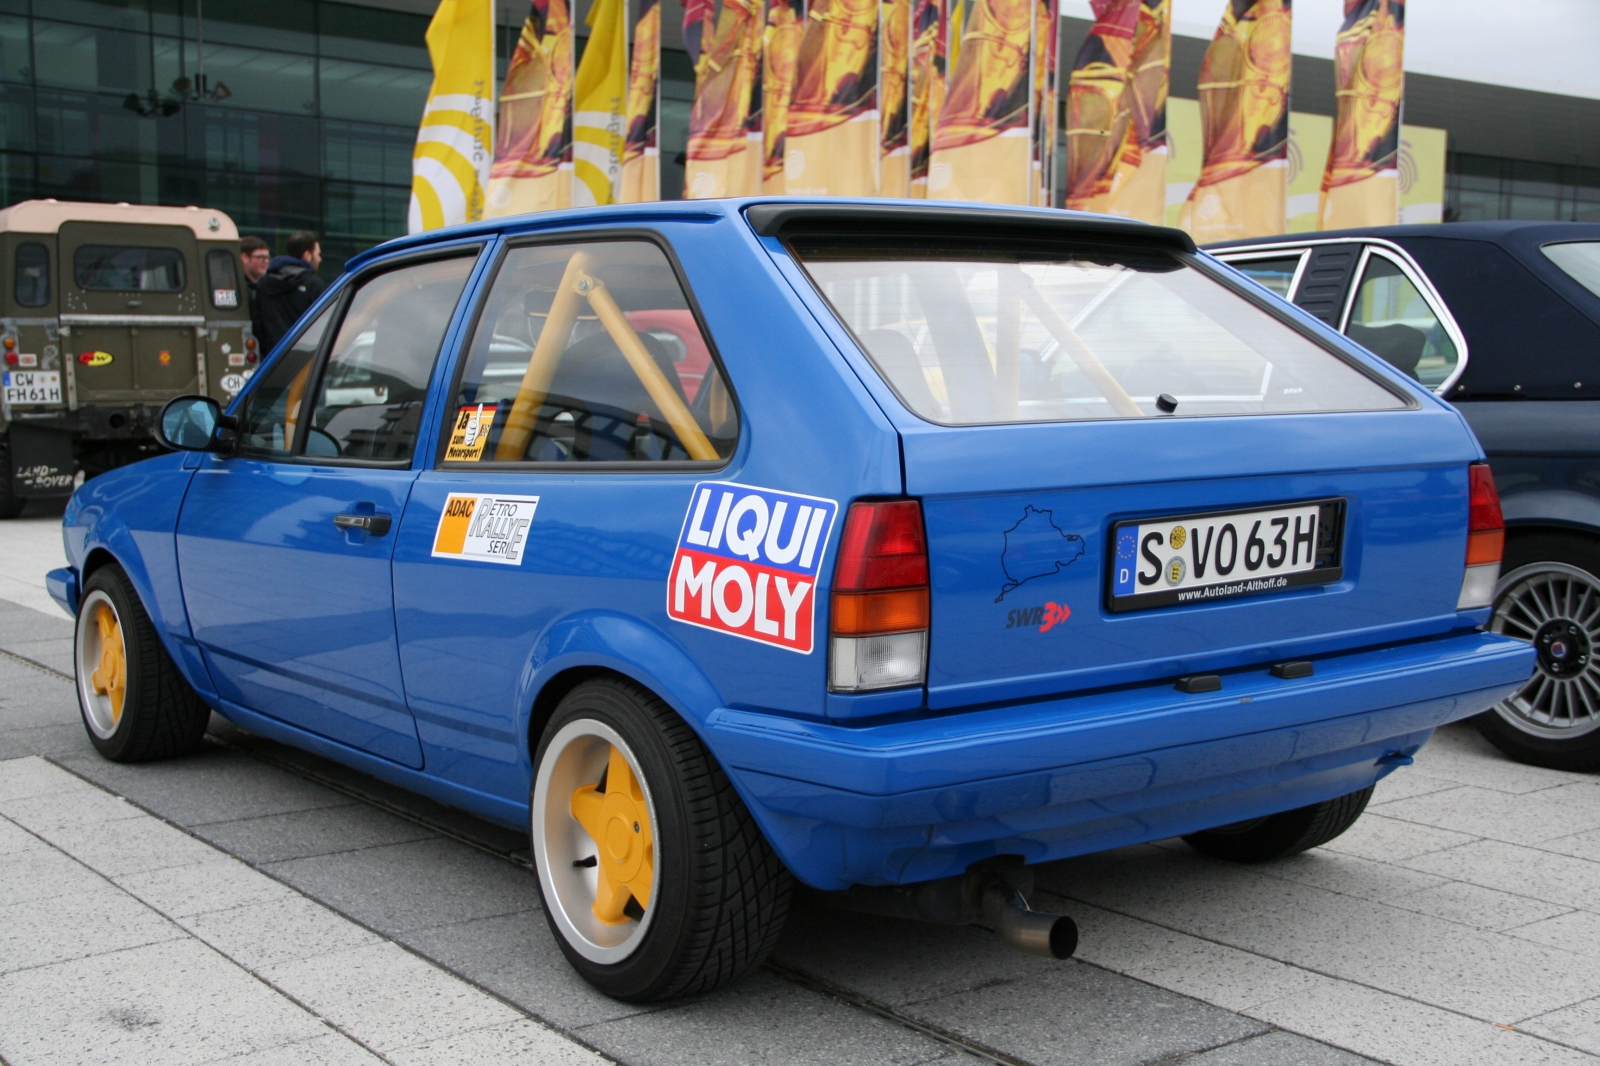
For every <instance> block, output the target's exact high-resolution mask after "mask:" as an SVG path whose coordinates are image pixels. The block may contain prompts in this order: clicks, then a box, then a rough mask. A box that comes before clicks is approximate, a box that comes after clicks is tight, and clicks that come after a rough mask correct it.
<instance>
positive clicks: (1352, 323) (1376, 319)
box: [1344, 251, 1461, 388]
mask: <svg viewBox="0 0 1600 1066" xmlns="http://www.w3.org/2000/svg"><path fill="white" fill-rule="evenodd" d="M1344 331H1345V334H1346V335H1347V336H1349V338H1350V339H1351V340H1353V341H1355V342H1356V343H1357V344H1359V345H1361V346H1362V347H1363V348H1365V349H1367V350H1368V351H1370V352H1372V353H1373V354H1375V355H1378V356H1380V357H1382V359H1383V360H1384V361H1385V362H1387V363H1390V364H1392V365H1393V366H1394V367H1395V368H1396V369H1398V370H1401V371H1404V372H1405V373H1407V374H1410V375H1411V376H1412V377H1414V378H1416V379H1417V380H1418V381H1420V382H1421V383H1422V384H1424V385H1426V386H1428V387H1429V388H1437V387H1439V386H1440V385H1442V384H1444V382H1445V381H1446V380H1447V379H1448V378H1449V377H1450V375H1451V374H1452V373H1453V372H1454V371H1455V368H1456V363H1457V362H1459V361H1460V358H1461V356H1460V353H1458V352H1457V351H1456V346H1455V342H1454V341H1452V340H1451V339H1450V334H1448V333H1446V332H1445V328H1444V323H1442V322H1440V321H1439V316H1438V315H1436V314H1434V311H1433V308H1432V307H1431V306H1430V305H1429V304H1428V301H1427V300H1426V299H1425V298H1424V297H1423V295H1422V293H1421V292H1419V291H1418V290H1417V287H1416V286H1415V285H1413V284H1412V283H1411V279H1410V278H1408V277H1406V276H1405V274H1404V273H1402V272H1401V270H1400V267H1399V266H1398V265H1397V264H1396V263H1395V262H1394V260H1392V259H1390V258H1389V257H1388V256H1386V255H1383V254H1382V253H1380V252H1376V251H1375V252H1373V253H1372V254H1371V255H1370V256H1368V257H1367V265H1366V269H1365V270H1363V271H1362V272H1361V281H1360V282H1359V284H1358V285H1357V287H1356V295H1355V300H1354V302H1352V303H1351V305H1350V320H1349V322H1348V323H1346V325H1345V330H1344Z"/></svg>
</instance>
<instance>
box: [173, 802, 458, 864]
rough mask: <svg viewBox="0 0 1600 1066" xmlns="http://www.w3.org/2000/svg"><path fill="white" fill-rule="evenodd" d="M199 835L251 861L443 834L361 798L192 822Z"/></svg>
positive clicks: (293, 856) (269, 860)
mask: <svg viewBox="0 0 1600 1066" xmlns="http://www.w3.org/2000/svg"><path fill="white" fill-rule="evenodd" d="M193 832H194V833H195V835H196V836H199V837H200V838H202V839H204V840H207V841H209V842H210V843H212V844H215V845H216V846H217V847H219V848H221V849H222V850H224V851H226V852H228V853H229V854H231V855H237V856H238V857H239V858H241V859H243V860H245V861H246V862H251V863H258V864H259V863H270V862H283V861H284V860H286V859H304V858H309V857H311V856H314V855H332V854H335V853H337V852H341V851H355V850H357V849H360V848H372V847H381V846H383V845H385V844H402V843H405V842H407V841H412V840H428V839H432V838H434V837H437V836H438V835H439V834H437V833H435V832H433V831H432V830H431V829H424V828H423V827H422V826H420V825H418V824H417V823H416V822H413V821H409V820H407V819H405V818H400V817H397V816H395V815H392V814H389V813H388V812H387V811H381V810H378V809H377V808H375V807H369V806H367V805H365V804H362V803H356V802H351V803H348V804H345V805H343V806H338V807H320V808H317V809H315V810H309V811H292V812H290V813H288V814H271V815H267V816H265V817H262V818H239V819H235V820H234V821H231V822H212V823H210V824H207V825H197V826H194V827H193Z"/></svg>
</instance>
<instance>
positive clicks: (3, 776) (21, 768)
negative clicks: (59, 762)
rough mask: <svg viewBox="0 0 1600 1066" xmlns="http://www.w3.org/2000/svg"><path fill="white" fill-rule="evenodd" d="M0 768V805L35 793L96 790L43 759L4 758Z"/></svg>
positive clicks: (26, 797)
mask: <svg viewBox="0 0 1600 1066" xmlns="http://www.w3.org/2000/svg"><path fill="white" fill-rule="evenodd" d="M0 770H3V771H4V772H3V773H0V808H3V807H4V806H9V805H10V804H12V803H14V802H16V801H17V800H26V799H33V798H34V797H37V796H53V795H57V794H60V793H63V792H83V793H98V791H99V790H98V789H96V788H95V787H94V786H92V785H90V784H89V783H88V782H86V781H81V780H79V779H78V778H76V777H73V776H72V775H71V774H63V773H61V771H60V770H59V769H58V768H56V767H55V766H52V765H51V764H50V763H48V762H46V761H45V760H43V759H22V760H6V763H5V765H4V766H0Z"/></svg>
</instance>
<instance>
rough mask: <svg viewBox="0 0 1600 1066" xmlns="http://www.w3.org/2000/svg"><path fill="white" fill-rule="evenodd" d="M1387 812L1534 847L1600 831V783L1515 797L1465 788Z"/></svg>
mask: <svg viewBox="0 0 1600 1066" xmlns="http://www.w3.org/2000/svg"><path fill="white" fill-rule="evenodd" d="M1383 814H1384V816H1385V817H1389V818H1399V819H1403V820H1405V821H1408V822H1416V823H1418V824H1420V825H1431V826H1435V827H1437V828H1440V829H1446V830H1450V831H1452V832H1456V833H1465V834H1467V835H1469V836H1474V837H1487V838H1489V839H1492V840H1504V841H1507V842H1508V843H1512V844H1534V843H1538V842H1539V841H1542V840H1548V839H1552V838H1555V837H1564V836H1569V835H1571V834H1573V833H1579V832H1584V831H1587V830H1590V829H1595V828H1597V827H1600V783H1597V782H1591V781H1569V782H1565V783H1562V784H1555V785H1552V786H1551V787H1549V788H1544V789H1539V790H1538V791H1536V792H1523V793H1519V794H1515V795H1511V794H1508V793H1505V792H1498V791H1496V790H1494V789H1489V788H1476V787H1472V786H1464V787H1462V788H1457V789H1451V790H1450V791H1449V792H1434V793H1430V794H1428V795H1426V796H1413V797H1412V798H1410V799H1405V800H1399V801H1397V802H1395V803H1388V804H1385V805H1384V808H1383Z"/></svg>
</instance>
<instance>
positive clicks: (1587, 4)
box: [1061, 0, 1600, 99]
mask: <svg viewBox="0 0 1600 1066" xmlns="http://www.w3.org/2000/svg"><path fill="white" fill-rule="evenodd" d="M1222 4H1223V0H1172V29H1173V32H1174V33H1180V34H1183V35H1185V36H1189V37H1203V38H1209V37H1210V36H1211V35H1212V34H1213V33H1215V32H1216V28H1217V20H1218V19H1219V18H1221V16H1222ZM1061 13H1062V14H1063V15H1071V16H1074V17H1077V18H1093V17H1094V16H1093V14H1092V12H1091V11H1090V10H1089V4H1088V2H1087V0H1061ZM1343 16H1344V2H1343V0H1294V50H1295V51H1296V52H1299V53H1300V54H1302V55H1310V56H1323V57H1328V58H1331V57H1332V56H1333V36H1334V34H1335V33H1337V32H1338V30H1339V22H1340V20H1341V19H1342V18H1343ZM1069 61H1070V57H1069ZM1406 69H1407V70H1414V71H1417V72H1419V73H1422V74H1438V75H1441V76H1443V77H1447V78H1465V79H1467V80H1469V81H1483V82H1491V83H1493V84H1496V85H1512V86H1518V87H1521V88H1525V89H1539V90H1542V91H1544V92H1553V93H1563V94H1566V95H1568V96H1587V97H1591V98H1595V99H1600V0H1410V2H1409V3H1407V4H1406Z"/></svg>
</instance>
